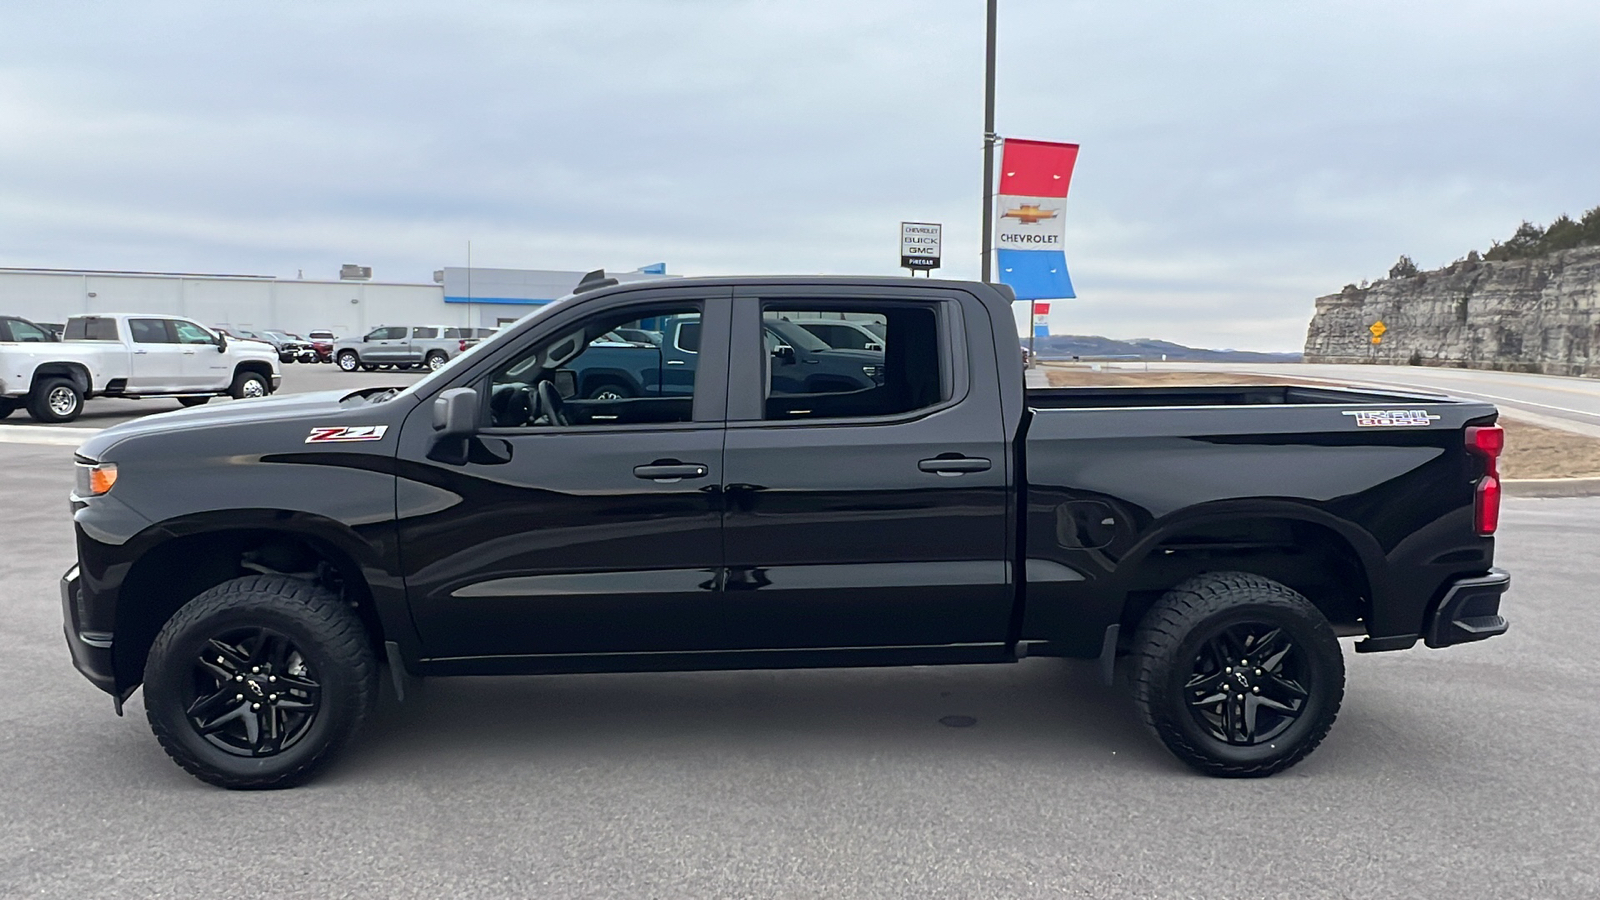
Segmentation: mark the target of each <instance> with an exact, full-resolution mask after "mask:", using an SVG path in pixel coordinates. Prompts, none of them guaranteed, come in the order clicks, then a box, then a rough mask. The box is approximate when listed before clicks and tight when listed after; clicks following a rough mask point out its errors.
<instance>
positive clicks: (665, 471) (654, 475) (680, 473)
mask: <svg viewBox="0 0 1600 900" xmlns="http://www.w3.org/2000/svg"><path fill="white" fill-rule="evenodd" d="M709 471H710V469H707V468H706V467H705V466H703V465H701V464H700V463H680V462H678V461H677V460H669V459H661V460H656V461H655V462H653V463H651V464H650V465H648V466H634V467H633V477H635V478H644V479H646V480H649V481H668V482H670V481H680V480H682V479H684V478H704V477H706V473H707V472H709Z"/></svg>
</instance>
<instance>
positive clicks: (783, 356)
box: [772, 344, 794, 366]
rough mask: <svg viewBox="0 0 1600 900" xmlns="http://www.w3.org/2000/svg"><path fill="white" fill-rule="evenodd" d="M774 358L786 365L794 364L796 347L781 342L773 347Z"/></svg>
mask: <svg viewBox="0 0 1600 900" xmlns="http://www.w3.org/2000/svg"><path fill="white" fill-rule="evenodd" d="M772 358H773V359H776V360H777V361H778V362H781V363H783V364H784V365H786V366H787V365H792V364H793V363H794V348H793V347H791V346H789V345H788V344H779V345H778V346H776V347H773V348H772Z"/></svg>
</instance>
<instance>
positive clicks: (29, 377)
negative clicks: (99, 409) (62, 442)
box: [0, 313, 280, 423]
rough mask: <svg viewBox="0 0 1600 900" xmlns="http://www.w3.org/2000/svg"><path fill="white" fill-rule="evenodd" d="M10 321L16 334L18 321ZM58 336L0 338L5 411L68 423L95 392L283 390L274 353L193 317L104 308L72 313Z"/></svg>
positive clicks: (241, 393) (201, 398) (192, 394)
mask: <svg viewBox="0 0 1600 900" xmlns="http://www.w3.org/2000/svg"><path fill="white" fill-rule="evenodd" d="M18 321H20V320H15V319H13V320H11V323H12V324H11V326H10V327H11V330H12V333H13V334H14V335H15V334H16V333H17V328H18V326H17V325H16V322H18ZM63 334H64V338H63V340H60V341H24V342H20V343H19V342H12V343H0V414H3V415H9V414H11V413H12V412H14V411H15V410H16V409H18V408H26V409H27V410H28V413H29V414H30V415H31V416H33V418H35V419H37V420H38V421H40V422H52V423H59V422H70V421H72V420H73V419H76V418H77V417H78V416H79V414H81V413H82V412H83V403H84V401H85V400H87V399H92V398H95V397H124V398H134V399H139V398H146V397H175V398H177V399H178V402H180V403H182V404H183V405H185V406H197V405H199V404H202V403H205V402H206V401H207V400H209V399H211V398H212V397H215V396H219V395H222V394H229V395H232V396H234V397H237V398H241V399H242V398H246V397H265V396H267V395H268V394H270V393H272V392H273V391H275V390H277V389H278V384H279V380H280V374H279V370H278V359H277V353H276V351H274V350H272V348H270V347H268V346H263V345H261V344H257V343H253V342H250V341H230V340H228V339H227V338H226V337H225V336H222V335H219V334H215V333H213V332H211V331H208V330H207V329H206V328H204V327H203V326H201V325H199V324H198V323H196V322H193V321H191V320H189V319H184V318H180V317H177V316H143V315H138V314H129V313H104V314H96V315H86V316H73V317H72V318H70V319H68V320H67V322H66V328H65V331H64V332H63Z"/></svg>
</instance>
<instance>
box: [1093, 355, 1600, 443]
mask: <svg viewBox="0 0 1600 900" xmlns="http://www.w3.org/2000/svg"><path fill="white" fill-rule="evenodd" d="M1106 365H1107V366H1108V367H1114V368H1144V364H1142V363H1122V364H1109V363H1108V364H1106ZM1149 368H1150V370H1151V371H1158V370H1162V371H1197V372H1204V371H1212V372H1242V373H1248V374H1255V375H1266V376H1268V377H1285V376H1287V377H1299V378H1318V379H1327V380H1330V381H1341V382H1350V383H1356V384H1379V385H1394V386H1398V387H1407V388H1417V389H1421V390H1425V391H1436V392H1442V393H1448V394H1454V395H1455V396H1458V397H1468V398H1471V399H1474V400H1488V401H1490V402H1491V403H1495V404H1497V405H1498V406H1500V408H1501V409H1502V410H1506V411H1509V412H1510V413H1511V414H1513V415H1516V416H1517V417H1518V418H1522V419H1526V420H1528V421H1531V422H1534V423H1535V424H1541V425H1551V426H1554V427H1558V428H1563V429H1566V430H1568V431H1575V432H1578V433H1581V434H1589V435H1591V436H1594V437H1600V379H1595V378H1566V377H1562V376H1559V375H1524V374H1520V373H1515V372H1486V371H1481V370H1478V369H1440V368H1430V367H1424V366H1349V365H1319V364H1309V363H1268V364H1250V363H1150V364H1149Z"/></svg>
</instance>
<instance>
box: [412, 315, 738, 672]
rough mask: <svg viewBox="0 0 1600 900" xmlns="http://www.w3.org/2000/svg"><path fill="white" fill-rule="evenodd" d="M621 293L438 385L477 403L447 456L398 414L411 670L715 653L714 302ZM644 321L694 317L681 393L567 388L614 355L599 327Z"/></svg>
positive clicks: (720, 370) (425, 420)
mask: <svg viewBox="0 0 1600 900" xmlns="http://www.w3.org/2000/svg"><path fill="white" fill-rule="evenodd" d="M625 296H626V297H627V298H628V300H627V301H626V302H622V301H618V300H613V301H611V304H612V305H607V304H606V301H605V298H600V299H599V300H596V301H594V302H593V303H592V304H590V306H592V307H595V308H593V309H592V310H591V311H588V312H584V311H583V310H585V309H586V308H587V307H584V306H579V307H577V308H576V309H574V310H572V311H569V315H567V316H566V317H565V318H562V317H559V316H557V317H554V318H553V319H547V320H545V321H544V322H542V323H540V327H538V328H535V329H533V330H531V331H530V332H529V333H528V334H527V338H526V340H524V341H522V342H520V345H518V346H512V347H508V348H507V349H506V350H505V351H503V352H501V353H499V354H497V355H493V356H489V355H485V357H484V358H483V359H481V360H479V362H478V364H477V365H475V366H473V367H472V368H470V369H467V370H464V371H463V373H461V374H458V375H457V377H456V379H455V380H454V381H453V382H452V383H451V384H450V385H448V386H447V387H462V386H466V387H471V388H473V389H475V390H476V391H477V392H478V393H479V396H480V398H481V400H482V406H483V413H482V416H483V419H482V423H481V429H480V431H479V433H478V434H476V435H475V436H474V437H472V438H471V439H470V442H469V444H468V452H467V453H466V454H465V458H464V459H463V458H462V457H461V456H456V457H449V455H448V454H447V453H441V452H440V450H439V449H438V447H437V446H436V441H435V438H434V430H433V425H432V410H431V408H429V406H428V405H427V404H424V405H423V406H419V407H418V408H417V410H416V411H415V412H413V413H412V414H411V415H410V416H409V417H408V418H407V420H406V424H405V426H404V431H403V433H402V436H401V444H400V467H399V475H400V480H399V487H398V497H397V499H398V507H399V508H398V513H399V523H400V524H399V529H400V530H399V538H400V553H401V560H402V566H403V571H404V576H405V581H406V592H407V596H408V597H409V599H410V603H411V608H412V613H413V617H414V620H415V622H416V625H417V629H418V631H419V633H420V635H421V638H422V641H423V645H424V652H425V654H426V655H427V657H428V658H430V659H434V660H449V659H453V658H461V657H503V658H516V659H518V660H520V662H519V663H517V665H519V666H521V667H523V668H529V667H531V668H538V667H539V666H540V665H544V664H548V665H549V666H550V667H551V668H562V667H565V666H568V665H572V663H571V662H570V660H571V658H573V657H582V656H587V655H593V654H602V653H604V654H661V653H671V652H681V651H694V650H704V649H715V648H716V647H717V646H719V645H722V646H725V645H727V644H728V643H729V639H728V638H727V637H726V636H725V635H723V634H722V632H723V630H724V629H725V628H726V624H725V622H724V621H723V620H722V617H721V615H720V612H719V610H718V608H717V600H718V598H719V596H720V587H721V585H720V575H721V572H720V567H721V564H722V543H721V537H722V522H721V517H722V512H721V491H720V486H721V484H722V480H723V478H722V475H723V471H722V443H723V434H724V430H725V428H724V422H723V416H724V410H725V400H724V397H725V394H724V393H723V392H724V391H725V379H726V374H727V329H728V324H727V322H728V302H727V300H726V297H725V296H723V297H721V298H718V297H716V296H708V295H707V293H706V292H705V290H704V289H700V290H696V291H690V292H684V291H681V290H680V291H673V290H670V289H661V290H652V291H648V292H642V291H641V292H628V294H627V295H625ZM660 315H675V316H684V317H696V318H700V319H702V320H703V323H704V326H705V333H706V335H707V336H708V337H709V339H710V341H711V343H712V344H713V345H715V344H716V343H717V342H718V341H720V347H721V352H704V351H702V352H701V353H700V354H699V355H698V358H699V361H700V364H699V365H698V367H697V374H698V377H697V378H696V379H695V382H694V384H693V386H692V387H691V389H690V391H689V392H688V393H687V394H686V395H685V396H682V397H666V398H664V397H659V396H639V397H620V396H607V397H603V398H590V397H587V396H584V395H582V394H580V393H579V392H578V391H577V390H576V385H575V383H574V378H573V375H572V373H573V372H574V371H576V370H582V369H583V368H584V367H585V360H584V359H583V355H584V354H585V353H588V352H591V350H592V351H597V352H611V353H614V352H615V350H616V348H615V347H614V346H609V345H611V344H614V343H615V341H614V340H606V339H604V336H605V335H606V333H607V332H609V331H611V330H612V329H614V328H617V327H622V326H625V325H628V324H630V323H634V322H636V321H637V320H639V319H643V318H647V317H650V316H660ZM591 344H598V345H606V346H594V347H591ZM441 389H442V388H441ZM430 454H431V456H432V458H430ZM542 661H543V662H542Z"/></svg>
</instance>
